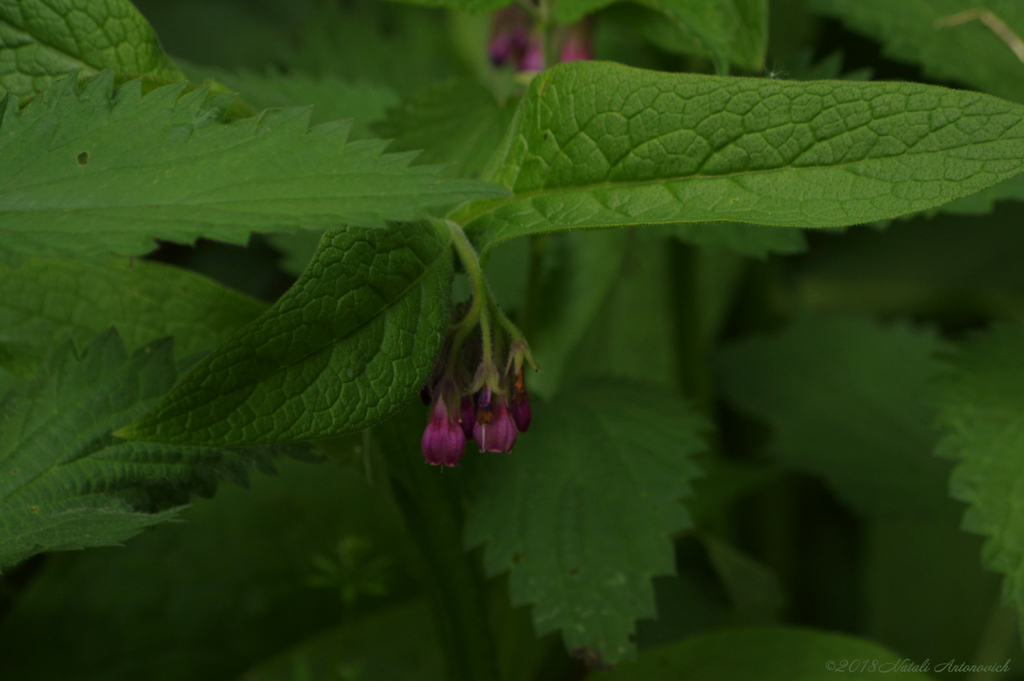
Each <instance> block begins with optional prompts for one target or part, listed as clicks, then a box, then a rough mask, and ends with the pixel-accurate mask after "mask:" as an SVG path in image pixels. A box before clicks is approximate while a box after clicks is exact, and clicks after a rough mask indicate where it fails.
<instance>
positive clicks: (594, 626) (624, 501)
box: [465, 382, 706, 661]
mask: <svg viewBox="0 0 1024 681" xmlns="http://www.w3.org/2000/svg"><path fill="white" fill-rule="evenodd" d="M705 428H706V426H705V423H704V422H703V420H702V419H701V418H700V417H699V416H697V415H696V414H695V413H694V412H693V411H692V410H691V409H690V408H689V407H688V406H687V405H686V404H685V403H683V402H681V401H680V400H679V399H677V398H675V397H674V396H673V395H672V393H670V392H668V391H665V390H662V389H659V388H656V387H652V386H646V385H643V384H638V383H616V382H592V383H587V384H580V385H578V386H576V389H574V390H572V391H565V392H563V394H562V396H561V397H560V398H558V399H556V400H555V401H553V402H550V403H543V402H539V401H538V402H537V404H536V405H535V408H534V419H533V424H532V425H531V428H530V432H529V433H526V434H524V435H523V436H522V437H521V438H520V439H519V442H518V443H517V444H516V449H515V453H514V454H513V455H512V456H508V457H499V458H497V459H490V460H489V462H488V464H489V465H488V466H487V468H486V469H485V470H484V471H482V472H481V479H480V481H479V482H480V485H481V486H480V489H479V494H478V495H477V497H476V500H475V502H474V503H473V504H472V505H471V506H470V510H469V514H468V516H467V519H466V530H465V533H466V534H465V536H466V544H467V546H477V545H479V544H484V546H485V548H484V566H485V568H486V570H487V572H488V574H491V575H496V574H498V573H501V572H505V571H507V572H508V573H509V578H508V579H509V594H510V597H511V600H512V604H513V605H517V606H518V605H525V604H532V605H533V621H534V626H535V628H536V630H537V633H538V635H543V634H545V633H547V632H550V631H554V630H558V629H561V630H562V636H563V638H564V639H565V644H566V647H567V648H568V649H570V650H572V649H574V648H576V647H577V646H586V647H588V648H594V649H597V650H599V651H600V652H601V653H602V654H603V656H604V658H605V659H606V660H609V661H615V660H619V659H622V658H623V657H627V656H629V655H631V654H632V652H633V644H632V643H631V641H630V632H632V631H634V630H635V623H636V620H637V619H640V618H644V617H652V616H653V615H654V590H653V587H652V585H651V578H652V577H653V576H655V575H663V574H672V573H674V559H673V548H672V541H671V535H672V534H673V533H675V532H678V531H680V530H684V529H686V528H688V527H690V525H691V521H690V517H689V514H688V513H687V511H686V509H685V508H684V507H683V505H682V504H681V503H680V501H681V500H682V499H684V498H686V497H688V496H690V494H691V492H692V489H691V486H690V481H691V480H692V479H693V478H694V477H696V476H697V475H698V474H699V471H698V468H697V466H696V465H695V464H694V463H693V462H692V461H691V460H690V456H692V455H694V454H696V453H698V452H700V451H701V450H702V449H703V448H704V442H703V439H702V437H701V435H700V434H701V432H702V431H703V430H705Z"/></svg>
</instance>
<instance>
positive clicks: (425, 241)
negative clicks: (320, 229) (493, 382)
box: [118, 222, 453, 445]
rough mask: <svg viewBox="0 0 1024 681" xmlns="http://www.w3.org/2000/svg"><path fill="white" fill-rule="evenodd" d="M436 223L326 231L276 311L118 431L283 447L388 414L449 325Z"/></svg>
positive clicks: (445, 269) (444, 247)
mask: <svg viewBox="0 0 1024 681" xmlns="http://www.w3.org/2000/svg"><path fill="white" fill-rule="evenodd" d="M436 224H437V223H433V222H424V223H404V224H400V225H395V226H393V227H391V228H389V229H362V228H349V229H346V230H344V231H332V232H328V233H327V234H325V235H324V238H323V240H322V241H321V242H320V247H319V249H318V250H317V253H316V255H315V256H314V258H313V262H312V263H311V264H310V266H309V267H308V268H307V269H306V272H305V273H304V274H303V276H302V277H301V278H300V279H299V280H298V281H297V282H296V283H295V285H294V286H293V287H292V288H291V289H290V290H289V291H288V292H287V293H286V294H284V295H283V296H282V297H281V299H280V300H278V301H277V303H275V304H274V306H273V307H271V308H270V309H269V310H268V311H267V312H266V313H265V314H263V316H261V317H259V318H258V319H257V320H256V321H254V322H253V323H252V324H250V325H249V326H247V327H246V328H245V329H243V330H242V331H241V332H239V333H238V334H237V335H236V336H235V337H234V338H233V339H232V340H231V341H229V342H228V343H227V344H225V345H223V346H221V347H220V348H218V349H217V351H216V352H214V353H213V354H211V355H209V356H208V357H206V358H205V359H204V360H203V361H202V362H200V363H199V365H197V366H196V368H195V369H193V370H192V372H191V373H190V374H189V375H188V376H187V377H185V378H184V379H183V380H182V381H181V382H180V383H179V384H178V385H177V386H175V388H174V390H173V391H171V393H170V394H168V395H167V396H166V397H165V398H164V399H163V400H161V401H160V404H159V405H157V406H156V408H155V409H153V410H152V411H151V412H149V413H148V414H146V415H145V416H144V417H142V418H141V419H139V420H137V421H136V422H134V423H132V424H131V425H130V426H128V427H127V428H124V429H122V430H121V431H118V435H119V436H121V437H128V438H134V439H139V440H150V441H154V442H173V443H190V444H207V445H209V444H219V445H239V444H255V443H269V442H292V441H297V440H309V439H314V438H323V437H330V436H334V435H343V434H345V433H350V432H353V431H356V430H361V429H363V428H366V427H368V426H371V425H373V424H375V423H378V422H380V421H382V420H384V419H386V418H388V417H389V416H391V415H392V414H394V413H395V412H397V411H398V410H399V409H400V408H401V407H402V405H404V404H405V403H406V402H407V401H408V400H409V399H410V398H411V397H412V396H413V395H415V394H416V392H417V391H418V390H419V389H420V388H422V387H423V385H424V384H425V383H426V381H427V377H428V375H429V374H430V371H431V369H432V368H433V365H434V359H435V358H436V356H437V353H438V352H439V351H440V349H441V341H442V339H443V337H444V333H445V330H446V328H447V325H448V307H449V303H450V298H451V281H452V271H453V270H452V255H451V249H450V246H449V244H450V236H449V235H448V233H447V232H446V231H445V229H444V228H443V227H440V228H439V227H436V226H435V225H436Z"/></svg>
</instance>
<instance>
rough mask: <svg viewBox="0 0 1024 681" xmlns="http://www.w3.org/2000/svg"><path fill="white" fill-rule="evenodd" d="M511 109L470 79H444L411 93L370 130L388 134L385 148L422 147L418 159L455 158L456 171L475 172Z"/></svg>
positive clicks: (471, 174) (458, 173)
mask: <svg viewBox="0 0 1024 681" xmlns="http://www.w3.org/2000/svg"><path fill="white" fill-rule="evenodd" d="M514 113H515V100H509V102H506V103H505V104H504V105H502V104H499V103H498V102H497V100H495V98H494V95H493V94H491V91H490V90H488V89H487V88H485V87H484V86H483V85H480V84H479V83H476V82H473V81H458V80H456V81H449V82H447V83H442V84H441V85H437V86H435V87H432V88H430V89H428V90H424V91H423V92H420V93H419V94H417V95H415V96H414V97H411V98H409V99H407V100H405V101H403V102H402V103H401V105H399V106H398V107H395V108H393V109H391V110H390V111H389V112H388V116H387V118H385V119H384V120H382V121H380V122H378V123H376V124H375V125H374V126H373V131H374V132H375V133H376V134H377V135H379V136H380V137H384V138H388V139H392V140H394V141H392V143H391V146H390V147H388V149H389V150H390V151H413V150H418V149H423V150H424V151H423V153H422V154H421V155H420V156H418V157H417V160H418V161H421V162H423V163H454V164H455V166H454V174H455V175H456V176H458V177H479V175H480V171H481V170H483V168H484V166H485V165H486V164H487V162H488V161H489V160H490V159H491V156H492V155H493V154H494V150H495V149H497V148H498V145H499V144H500V143H501V139H502V137H504V135H505V131H506V130H507V129H508V124H509V123H510V122H511V121H512V115H513V114H514Z"/></svg>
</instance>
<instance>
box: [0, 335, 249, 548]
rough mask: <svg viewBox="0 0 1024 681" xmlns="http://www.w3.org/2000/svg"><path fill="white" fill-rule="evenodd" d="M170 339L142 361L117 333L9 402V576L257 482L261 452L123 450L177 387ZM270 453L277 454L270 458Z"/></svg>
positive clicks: (141, 446) (3, 536) (5, 512)
mask: <svg viewBox="0 0 1024 681" xmlns="http://www.w3.org/2000/svg"><path fill="white" fill-rule="evenodd" d="M171 353H172V348H171V342H170V340H169V339H165V340H164V341H158V342H156V343H153V344H150V345H147V346H145V347H144V348H141V349H139V350H137V351H136V352H135V353H134V354H133V355H132V356H131V357H129V356H128V353H127V352H126V351H125V349H124V345H123V344H122V342H121V339H120V338H119V337H118V335H117V333H116V332H115V331H113V330H111V331H110V332H107V333H104V334H103V335H101V336H99V337H98V338H97V339H96V340H95V341H93V342H92V343H91V344H90V345H89V346H88V347H86V348H85V350H84V351H83V352H82V354H81V355H79V354H78V353H77V352H75V350H74V347H73V346H72V345H71V344H70V343H67V344H66V345H65V346H63V347H59V348H57V349H56V350H55V351H54V352H53V353H52V354H51V355H50V357H49V358H48V359H47V362H46V364H45V365H44V366H43V369H42V370H41V371H40V373H39V375H38V376H37V377H36V378H35V380H33V381H32V382H31V383H29V384H27V385H26V386H24V387H22V388H16V389H15V390H13V391H11V392H9V393H7V395H6V396H4V397H3V398H0V414H3V421H2V423H0V567H3V566H9V565H12V564H14V563H17V562H19V561H21V560H23V559H25V558H27V557H29V556H31V555H33V554H35V553H38V552H40V551H67V550H70V549H77V548H83V547H87V546H110V545H113V544H118V543H120V542H121V541H123V540H125V539H127V538H128V537H131V536H133V535H135V534H137V533H138V532H139V531H140V530H142V528H144V527H146V526H148V525H153V524H155V523H158V522H161V521H163V520H167V519H168V518H170V517H172V516H174V515H175V513H176V512H177V511H178V510H180V509H179V508H178V506H180V505H181V504H183V503H185V502H186V501H187V500H188V494H189V492H190V491H195V492H199V493H204V494H212V493H213V490H214V489H215V487H216V478H217V476H218V475H228V476H230V477H232V478H234V479H235V480H237V481H241V482H244V481H245V479H246V468H245V467H246V465H247V462H248V463H252V462H253V461H254V460H256V459H257V458H258V456H259V455H260V454H259V450H231V451H223V450H217V449H209V448H198V447H167V446H164V445H153V444H149V443H139V442H124V441H119V440H117V439H116V438H114V437H113V436H112V435H111V431H112V430H114V429H115V428H118V427H120V426H122V425H124V424H126V423H127V422H128V421H130V420H131V419H132V418H134V417H136V416H139V415H141V414H143V413H145V411H146V410H147V409H149V408H150V407H151V406H152V405H153V404H155V403H156V401H157V400H158V399H159V398H160V396H161V395H162V394H163V393H164V392H166V391H167V390H168V389H169V388H170V387H171V385H172V384H173V383H174V379H175V368H174V361H173V358H172V354H171ZM263 456H265V454H264V455H263Z"/></svg>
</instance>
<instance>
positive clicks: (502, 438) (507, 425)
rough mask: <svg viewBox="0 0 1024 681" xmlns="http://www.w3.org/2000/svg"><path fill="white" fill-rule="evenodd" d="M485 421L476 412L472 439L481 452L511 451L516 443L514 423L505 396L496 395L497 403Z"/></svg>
mask: <svg viewBox="0 0 1024 681" xmlns="http://www.w3.org/2000/svg"><path fill="white" fill-rule="evenodd" d="M487 415H488V416H489V418H488V419H487V420H486V421H483V420H481V418H480V416H481V413H480V412H479V411H478V412H477V419H476V424H475V425H474V426H473V440H474V441H475V442H476V444H477V446H478V447H480V451H481V452H505V453H508V452H511V451H512V446H513V445H514V444H515V443H516V436H517V435H518V433H517V432H516V424H515V422H514V421H513V420H512V415H511V414H510V413H509V411H508V407H507V406H506V405H505V398H504V397H500V396H499V397H498V401H497V405H495V406H494V408H493V409H492V410H491V411H490V412H489V413H488V414H487Z"/></svg>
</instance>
